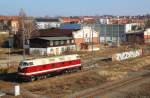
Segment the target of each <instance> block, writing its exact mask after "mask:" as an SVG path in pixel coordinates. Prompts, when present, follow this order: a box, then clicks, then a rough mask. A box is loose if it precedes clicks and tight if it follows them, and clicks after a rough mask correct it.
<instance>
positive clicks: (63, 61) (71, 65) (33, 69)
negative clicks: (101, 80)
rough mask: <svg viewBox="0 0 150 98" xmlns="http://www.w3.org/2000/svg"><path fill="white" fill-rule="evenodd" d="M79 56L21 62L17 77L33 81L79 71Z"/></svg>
mask: <svg viewBox="0 0 150 98" xmlns="http://www.w3.org/2000/svg"><path fill="white" fill-rule="evenodd" d="M81 68H82V66H81V59H80V57H79V55H77V54H73V55H65V56H56V57H47V58H40V59H33V60H24V61H21V62H20V64H19V67H18V75H19V77H20V78H21V79H24V80H27V81H34V80H37V79H41V78H46V77H49V76H51V75H53V74H57V73H63V72H72V71H77V70H81Z"/></svg>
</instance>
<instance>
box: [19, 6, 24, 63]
mask: <svg viewBox="0 0 150 98" xmlns="http://www.w3.org/2000/svg"><path fill="white" fill-rule="evenodd" d="M19 16H20V17H21V33H22V47H23V60H25V47H24V46H25V26H24V18H25V16H26V14H25V12H24V10H23V9H21V10H20V12H19Z"/></svg>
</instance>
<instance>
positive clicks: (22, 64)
mask: <svg viewBox="0 0 150 98" xmlns="http://www.w3.org/2000/svg"><path fill="white" fill-rule="evenodd" d="M19 65H20V66H28V63H26V62H21V63H20V64H19Z"/></svg>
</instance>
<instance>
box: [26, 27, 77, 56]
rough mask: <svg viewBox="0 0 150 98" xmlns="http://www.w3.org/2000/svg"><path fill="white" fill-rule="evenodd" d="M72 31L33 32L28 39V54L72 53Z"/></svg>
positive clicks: (44, 30)
mask: <svg viewBox="0 0 150 98" xmlns="http://www.w3.org/2000/svg"><path fill="white" fill-rule="evenodd" d="M73 31H74V30H72V29H56V28H51V29H42V30H39V31H36V32H33V33H32V34H33V35H32V37H31V39H30V50H29V51H30V54H31V55H32V54H39V55H61V54H66V53H67V52H70V51H74V50H75V49H76V48H75V43H74V38H73V35H72V32H73Z"/></svg>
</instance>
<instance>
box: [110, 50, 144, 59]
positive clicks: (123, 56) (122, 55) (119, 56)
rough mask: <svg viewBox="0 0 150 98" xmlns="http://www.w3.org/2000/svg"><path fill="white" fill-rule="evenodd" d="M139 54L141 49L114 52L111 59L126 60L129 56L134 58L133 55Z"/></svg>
mask: <svg viewBox="0 0 150 98" xmlns="http://www.w3.org/2000/svg"><path fill="white" fill-rule="evenodd" d="M141 55H142V49H140V50H135V51H129V52H123V53H117V54H114V55H113V56H112V60H113V61H122V60H126V59H129V58H135V57H138V56H141Z"/></svg>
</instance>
